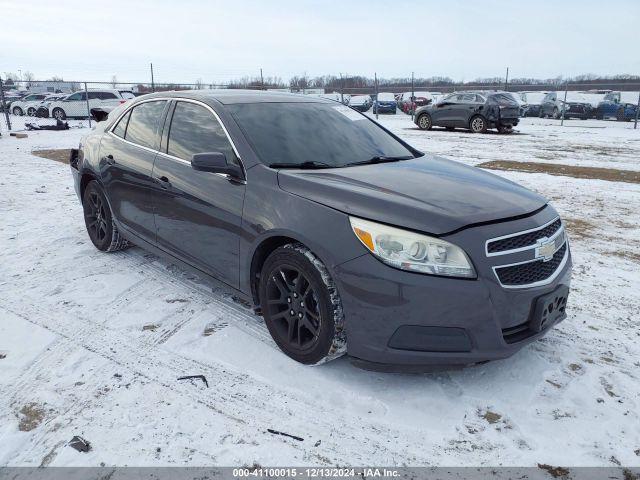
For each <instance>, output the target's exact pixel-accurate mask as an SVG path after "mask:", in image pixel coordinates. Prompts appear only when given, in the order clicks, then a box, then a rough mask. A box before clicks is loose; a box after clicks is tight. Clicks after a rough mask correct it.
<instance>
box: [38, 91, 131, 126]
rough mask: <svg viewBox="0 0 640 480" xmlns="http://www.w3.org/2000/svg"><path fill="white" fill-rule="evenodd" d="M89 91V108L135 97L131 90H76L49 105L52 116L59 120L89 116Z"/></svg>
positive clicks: (113, 103)
mask: <svg viewBox="0 0 640 480" xmlns="http://www.w3.org/2000/svg"><path fill="white" fill-rule="evenodd" d="M87 93H88V94H89V102H88V103H89V107H88V108H89V109H91V108H93V107H100V106H118V105H120V104H121V103H124V102H126V101H127V100H129V99H131V98H134V97H135V95H133V92H131V91H130V90H117V89H100V90H97V89H96V90H89V91H88V92H84V91H81V92H75V93H72V94H71V95H68V96H66V97H65V98H64V99H62V100H56V101H54V102H51V105H49V112H50V116H51V117H53V118H55V119H57V120H65V119H66V118H67V117H77V118H87V117H88V116H89V114H88V110H87V97H86V95H87Z"/></svg>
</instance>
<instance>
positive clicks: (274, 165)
mask: <svg viewBox="0 0 640 480" xmlns="http://www.w3.org/2000/svg"><path fill="white" fill-rule="evenodd" d="M269 167H271V168H303V169H305V168H306V169H315V168H336V167H334V166H333V165H329V164H328V163H323V162H316V161H307V162H302V163H293V162H290V163H270V164H269Z"/></svg>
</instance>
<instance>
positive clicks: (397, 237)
mask: <svg viewBox="0 0 640 480" xmlns="http://www.w3.org/2000/svg"><path fill="white" fill-rule="evenodd" d="M349 221H350V222H351V228H352V229H353V232H354V233H355V234H356V237H358V239H359V240H360V241H361V242H362V244H363V245H364V246H365V247H367V249H368V250H369V251H370V252H371V253H372V254H373V255H375V256H376V257H377V258H379V259H380V260H382V261H383V262H384V263H386V264H387V265H390V266H392V267H395V268H399V269H401V270H407V271H410V272H417V273H425V274H428V275H446V276H449V277H463V278H476V272H475V270H474V269H473V266H472V265H471V261H469V257H467V254H466V253H465V252H464V250H462V249H461V248H460V247H457V246H455V245H453V244H452V243H449V242H446V241H444V240H441V239H439V238H433V237H429V236H427V235H420V234H418V233H413V232H409V231H407V230H402V229H400V228H394V227H389V226H387V225H381V224H379V223H375V222H370V221H368V220H363V219H361V218H355V217H349Z"/></svg>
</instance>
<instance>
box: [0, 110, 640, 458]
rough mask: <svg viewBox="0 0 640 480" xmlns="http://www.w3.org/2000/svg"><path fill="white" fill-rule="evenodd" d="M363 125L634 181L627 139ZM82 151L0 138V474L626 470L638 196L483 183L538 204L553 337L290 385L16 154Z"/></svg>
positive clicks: (341, 364)
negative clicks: (496, 355) (271, 468)
mask: <svg viewBox="0 0 640 480" xmlns="http://www.w3.org/2000/svg"><path fill="white" fill-rule="evenodd" d="M380 121H381V122H382V123H383V124H385V125H386V126H387V127H389V128H390V129H392V130H393V131H394V132H396V133H397V134H399V135H401V136H402V137H403V138H405V139H406V140H407V141H408V142H410V143H411V144H413V145H414V146H416V147H417V148H419V149H422V150H424V151H428V152H433V153H438V154H441V155H444V156H448V157H450V158H453V159H456V160H460V161H462V162H465V163H468V164H478V163H482V162H484V161H488V160H516V161H538V162H557V163H564V164H570V165H581V166H599V167H608V168H618V169H625V170H640V164H639V163H638V161H639V160H638V159H640V130H636V131H634V130H632V129H630V128H629V127H630V124H620V123H616V122H597V121H586V122H583V121H568V122H566V123H567V126H566V127H564V128H561V127H559V126H558V122H556V121H552V120H540V119H525V120H523V122H522V124H521V125H520V126H519V127H518V133H516V134H513V135H504V136H503V135H496V134H486V135H472V134H469V133H466V132H446V131H444V130H433V131H430V132H423V131H419V130H417V129H416V128H415V126H414V125H413V124H412V123H411V122H410V120H409V118H408V117H407V116H405V115H402V114H398V115H396V116H389V115H387V116H381V117H380ZM600 127H604V128H600ZM84 133H86V130H83V129H75V130H69V131H65V132H37V133H35V132H30V133H29V137H28V138H26V139H15V138H9V137H2V138H1V139H0V168H2V176H0V245H1V247H2V248H1V249H0V392H2V394H1V395H0V465H13V466H18V465H34V466H38V465H55V466H75V465H91V466H97V465H100V464H106V465H185V464H188V465H253V464H254V463H257V464H260V465H263V466H265V465H303V464H304V465H371V464H375V465H397V466H401V465H446V466H452V465H512V466H523V465H524V466H535V465H536V464H537V463H546V464H551V465H581V466H596V465H597V466H616V465H619V464H622V465H628V466H632V465H635V466H638V465H640V418H639V417H640V288H638V287H639V286H640V213H639V212H640V185H638V184H634V183H615V182H608V181H602V180H587V179H577V178H572V177H565V176H550V175H546V174H538V173H522V172H497V173H498V174H500V175H503V176H505V177H507V178H509V179H511V180H514V181H517V182H520V183H522V184H524V185H526V186H527V187H529V188H532V189H534V190H536V191H538V192H540V193H542V194H543V195H546V196H547V197H548V198H550V199H551V200H552V201H553V203H554V205H555V206H556V208H557V209H558V210H559V212H560V214H561V215H562V216H563V217H564V218H565V219H566V220H567V223H568V225H569V232H570V236H571V240H572V249H573V255H574V264H575V266H574V279H573V291H572V294H571V297H570V305H569V309H568V312H569V318H568V319H567V320H566V321H565V322H563V323H562V324H561V325H560V326H559V327H558V328H555V329H554V330H553V331H552V332H550V333H549V334H548V335H547V336H546V338H544V339H543V340H541V341H539V342H536V343H534V344H532V345H530V346H528V347H526V348H525V349H523V350H522V351H521V352H520V353H518V354H517V355H515V356H514V357H512V358H510V359H507V360H504V361H498V362H493V363H489V364H486V365H483V366H479V367H474V368H469V369H466V370H463V371H456V372H450V373H438V374H428V375H393V374H379V373H371V372H366V371H362V370H358V369H356V368H354V367H353V366H351V364H350V363H349V362H348V360H346V359H345V358H342V359H339V360H337V361H334V362H332V363H329V364H326V365H322V366H319V367H303V366H301V365H298V364H296V363H294V362H293V361H291V360H289V359H288V358H287V357H286V356H284V355H283V354H281V353H280V352H279V351H278V350H277V349H276V348H275V346H274V344H273V342H272V341H271V339H270V337H269V335H268V333H267V331H266V329H265V327H264V326H263V324H262V323H261V319H260V318H259V317H256V316H253V315H252V313H251V312H250V311H249V310H248V309H247V308H246V307H245V306H244V305H242V304H240V303H238V302H237V301H235V300H234V297H233V295H232V294H231V293H230V292H227V291H225V290H223V289H222V288H221V287H219V286H215V285H214V286H213V287H212V285H210V284H205V283H202V282H201V281H199V280H198V279H197V278H195V277H193V276H191V275H189V274H186V273H185V272H183V271H182V270H180V269H179V268H176V267H174V266H172V265H170V264H168V263H167V262H165V261H163V260H160V259H158V258H157V257H155V256H154V255H151V254H148V253H146V252H145V251H143V250H141V249H139V248H132V249H129V250H126V251H124V252H119V253H115V254H103V253H100V252H98V251H96V250H95V249H94V248H93V246H92V245H91V242H90V241H89V239H88V237H87V235H86V233H85V230H84V225H83V220H82V211H81V208H80V205H79V204H78V201H77V198H76V196H75V193H74V190H73V186H72V180H71V176H70V173H69V169H68V166H66V165H63V164H60V163H57V162H53V161H51V160H47V159H43V158H39V157H37V156H34V155H31V153H30V152H31V151H32V150H33V149H38V148H69V147H73V146H75V145H76V144H77V143H78V139H79V137H80V136H81V135H82V134H84ZM205 331H206V335H205ZM183 375H205V376H206V378H207V380H208V384H209V388H206V386H205V385H204V384H203V382H201V381H199V380H193V381H178V380H177V378H178V377H180V376H183ZM268 429H272V430H276V431H280V432H285V433H288V434H291V435H295V436H297V437H300V438H302V439H303V440H296V439H293V438H290V437H287V436H282V435H274V434H272V433H270V432H269V431H268ZM74 435H81V436H82V437H84V438H86V439H87V440H88V441H90V442H91V445H92V449H91V451H90V452H88V453H79V452H77V451H76V450H74V449H72V448H70V447H69V446H67V442H68V441H69V440H70V439H71V438H72V437H73V436H74Z"/></svg>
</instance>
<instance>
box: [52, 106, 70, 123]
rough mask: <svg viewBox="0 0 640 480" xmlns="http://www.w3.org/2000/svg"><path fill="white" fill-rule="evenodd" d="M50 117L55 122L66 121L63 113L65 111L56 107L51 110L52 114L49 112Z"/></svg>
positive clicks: (65, 115)
mask: <svg viewBox="0 0 640 480" xmlns="http://www.w3.org/2000/svg"><path fill="white" fill-rule="evenodd" d="M51 115H52V116H53V118H55V119H56V120H66V119H67V114H66V113H65V111H64V110H63V109H61V108H58V107H56V108H54V109H53V112H51Z"/></svg>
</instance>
